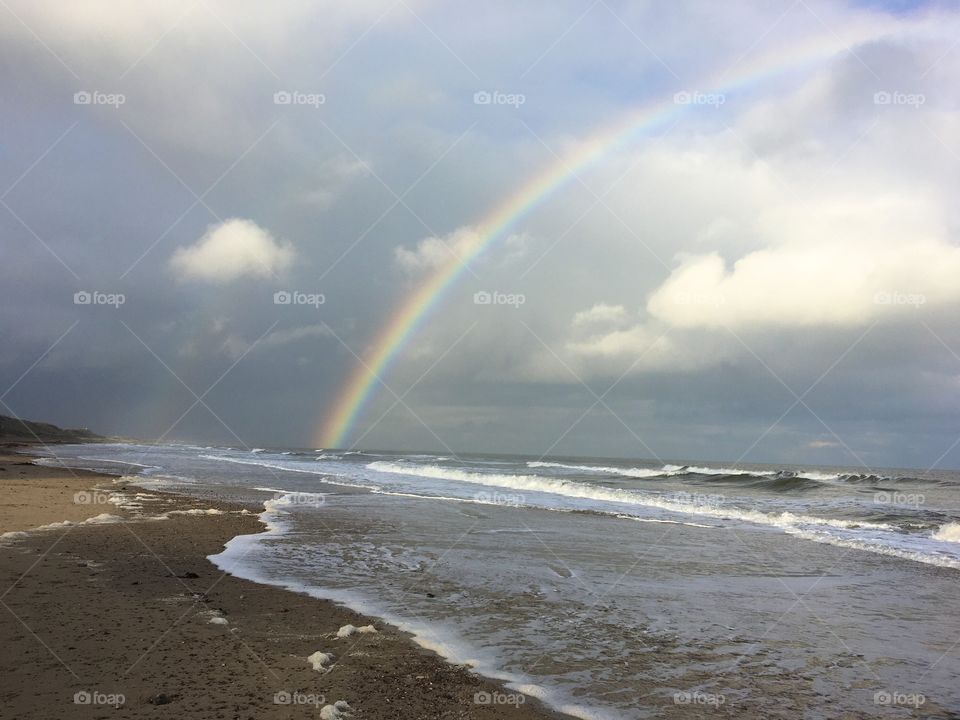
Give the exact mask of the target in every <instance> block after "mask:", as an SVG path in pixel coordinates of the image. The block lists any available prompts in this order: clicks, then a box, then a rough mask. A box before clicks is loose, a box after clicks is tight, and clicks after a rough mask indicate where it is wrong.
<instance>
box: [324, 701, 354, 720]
mask: <svg viewBox="0 0 960 720" xmlns="http://www.w3.org/2000/svg"><path fill="white" fill-rule="evenodd" d="M352 714H353V713H352V712H350V706H349V705H348V704H347V701H346V700H337V701H336V702H335V703H334V704H333V705H324V706H323V707H322V708H320V720H339V719H340V718H344V717H349V716H350V715H352Z"/></svg>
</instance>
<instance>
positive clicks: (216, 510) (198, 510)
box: [164, 508, 224, 515]
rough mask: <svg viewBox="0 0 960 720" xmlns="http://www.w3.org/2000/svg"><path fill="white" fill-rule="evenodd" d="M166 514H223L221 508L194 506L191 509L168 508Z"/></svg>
mask: <svg viewBox="0 0 960 720" xmlns="http://www.w3.org/2000/svg"><path fill="white" fill-rule="evenodd" d="M164 514H165V515H223V514H224V511H223V510H220V509H219V508H192V509H190V510H168V511H167V512H166V513H164Z"/></svg>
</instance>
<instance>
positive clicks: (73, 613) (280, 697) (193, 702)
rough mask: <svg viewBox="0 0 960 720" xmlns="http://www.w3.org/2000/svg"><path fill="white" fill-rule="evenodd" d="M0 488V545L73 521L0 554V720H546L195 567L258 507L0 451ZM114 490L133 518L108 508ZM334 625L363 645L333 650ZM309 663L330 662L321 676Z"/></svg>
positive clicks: (333, 611) (399, 642)
mask: <svg viewBox="0 0 960 720" xmlns="http://www.w3.org/2000/svg"><path fill="white" fill-rule="evenodd" d="M0 478H2V479H0V493H2V497H3V509H2V515H0V518H2V523H3V524H2V526H0V531H2V532H3V533H11V532H12V533H18V532H22V531H25V530H28V529H29V528H33V527H38V526H43V525H53V524H55V523H62V522H63V521H65V520H67V521H70V522H71V523H74V524H70V525H54V526H53V527H50V528H48V529H45V530H40V531H36V532H32V533H26V534H24V535H22V536H21V535H14V536H7V537H5V538H4V540H3V547H2V548H0V567H2V569H0V575H2V578H3V588H2V593H3V595H2V604H3V608H0V611H2V620H0V643H2V645H3V648H4V652H3V655H2V660H0V663H2V671H0V717H3V718H18V719H19V718H37V719H38V720H41V719H43V720H46V719H48V718H51V717H79V718H100V717H123V718H140V717H150V718H156V717H170V718H227V719H232V718H243V719H246V718H297V717H304V718H306V717H322V718H333V717H338V716H342V717H350V716H351V715H347V714H342V715H340V714H339V711H337V710H333V709H332V707H328V706H335V703H337V702H338V701H344V702H346V703H347V704H348V705H349V708H350V710H349V711H346V712H351V713H352V717H356V718H371V719H375V720H376V719H380V718H500V717H513V718H518V719H521V718H531V719H532V718H558V717H560V716H559V715H557V714H555V713H552V712H550V711H548V710H547V709H545V708H543V707H542V706H540V705H539V704H538V703H537V701H536V700H535V699H534V698H524V701H523V703H522V704H520V705H517V704H511V703H509V702H508V700H509V699H510V698H511V697H512V696H511V695H510V692H511V691H509V690H508V689H505V688H503V687H501V686H500V685H498V684H497V683H494V682H492V681H489V680H486V679H484V678H481V677H479V676H478V675H476V674H474V673H472V672H470V671H469V670H468V669H466V668H463V667H456V666H453V665H450V664H448V663H446V662H444V661H443V660H442V659H441V658H439V657H438V656H436V655H435V654H433V653H431V652H429V651H427V650H424V649H422V648H420V647H418V646H417V645H415V644H414V643H413V642H411V640H410V638H409V636H407V635H406V634H404V633H402V632H399V631H397V630H396V629H394V628H392V627H390V626H389V625H385V624H383V623H381V622H379V621H377V620H376V619H374V618H369V617H364V616H361V615H358V614H357V613H354V612H352V611H350V610H347V609H345V608H343V607H340V606H337V605H335V604H334V603H331V602H328V601H323V600H319V599H315V598H311V597H308V596H306V595H303V594H298V593H293V592H288V591H285V590H281V589H277V588H273V587H268V586H264V585H260V584H256V583H252V582H249V581H246V580H241V579H238V578H235V577H231V576H230V575H227V574H225V573H224V572H222V571H220V570H218V569H217V568H215V567H214V566H213V565H212V564H211V563H210V562H209V561H208V560H207V559H206V556H208V555H211V554H214V553H217V552H220V551H221V550H222V548H223V545H224V543H226V542H227V541H228V540H230V539H231V538H233V537H235V536H238V535H243V534H248V533H257V532H260V531H261V530H262V529H263V526H262V524H261V523H260V521H259V520H258V519H257V514H256V513H257V512H258V511H259V510H261V509H262V508H257V507H251V506H243V505H239V504H235V503H226V502H210V501H205V500H204V501H200V500H197V499H192V498H188V497H185V496H182V495H177V494H173V493H163V492H155V491H144V490H133V489H131V488H129V487H128V484H127V483H126V482H123V481H118V478H116V477H111V476H108V475H102V474H98V473H92V472H83V471H72V470H65V469H58V468H51V467H38V466H36V465H33V464H32V463H31V462H30V458H28V457H26V456H24V455H18V454H11V453H10V452H9V451H6V452H4V453H3V455H2V456H0ZM118 491H120V492H123V491H126V492H127V496H128V497H135V498H136V500H135V501H129V502H128V503H127V505H133V504H139V505H140V506H141V509H135V508H131V507H127V508H123V507H117V506H116V505H113V504H111V503H109V502H108V501H107V500H108V498H109V497H110V494H111V493H115V492H118ZM75 493H81V495H78V496H77V499H78V500H79V501H78V502H75V498H74V495H75ZM191 512H192V513H194V514H187V513H191ZM105 515H109V516H112V517H109V518H107V517H102V516H105ZM161 516H164V517H165V519H162V520H156V519H155V520H149V519H144V518H145V517H153V518H156V517H161ZM90 518H94V520H93V521H91V520H90ZM98 518H99V519H98ZM121 520H122V521H121ZM84 521H86V522H84ZM346 625H353V626H355V627H364V626H367V625H373V626H374V627H375V629H376V632H375V633H357V634H354V635H352V636H349V637H345V638H338V637H336V635H337V632H338V630H339V629H340V628H342V627H343V626H346ZM316 651H321V652H324V653H329V654H332V655H333V656H334V657H333V660H332V661H331V662H330V663H329V664H328V665H327V667H326V668H324V669H323V670H321V671H315V670H313V669H312V667H311V665H310V663H309V662H308V661H307V657H308V656H310V655H311V654H313V653H314V652H316ZM341 707H344V706H342V705H341Z"/></svg>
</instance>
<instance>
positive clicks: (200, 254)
mask: <svg viewBox="0 0 960 720" xmlns="http://www.w3.org/2000/svg"><path fill="white" fill-rule="evenodd" d="M293 257H294V251H293V247H292V246H291V245H289V244H288V243H282V242H279V241H277V240H276V239H274V237H273V236H272V235H271V234H270V232H269V231H267V230H265V229H264V228H262V227H260V226H259V225H257V224H256V223H255V222H253V221H252V220H244V219H242V218H231V219H229V220H224V221H223V222H222V223H220V224H219V225H211V226H210V227H209V228H207V231H206V232H205V233H204V234H203V237H201V238H200V239H199V240H198V241H197V242H196V243H195V244H194V245H191V246H189V247H181V248H177V250H176V251H175V252H174V253H173V257H171V258H170V267H171V268H172V269H173V270H174V272H176V273H177V274H178V275H180V276H181V277H183V278H186V279H189V280H199V281H203V282H209V283H225V282H230V281H232V280H236V279H238V278H241V277H261V278H263V277H276V276H277V275H279V274H280V273H282V272H283V271H284V270H286V269H287V268H288V267H289V266H290V263H291V262H292V261H293Z"/></svg>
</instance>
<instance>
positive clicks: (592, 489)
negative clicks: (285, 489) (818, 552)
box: [367, 462, 896, 530]
mask: <svg viewBox="0 0 960 720" xmlns="http://www.w3.org/2000/svg"><path fill="white" fill-rule="evenodd" d="M367 468H368V469H370V470H376V471H378V472H386V473H393V474H395V475H414V476H419V477H427V478H432V479H436V480H450V481H453V482H466V483H471V484H474V485H484V486H488V487H503V488H510V489H512V490H523V491H527V492H539V493H548V494H552V495H560V496H563V497H569V498H576V499H580V500H597V501H600V502H613V503H619V504H625V505H637V506H642V507H651V508H658V509H661V510H666V511H669V512H676V513H683V514H692V515H702V516H705V517H714V518H720V519H725V520H745V521H747V522H751V523H755V524H759V525H769V526H774V527H779V528H792V527H800V526H821V527H834V528H841V529H856V528H868V529H873V530H895V529H896V528H895V527H894V526H892V525H888V524H886V523H871V522H859V521H853V520H840V519H835V518H822V517H817V516H813V515H802V514H796V513H791V512H781V513H776V514H774V513H765V512H760V511H759V510H750V509H746V508H739V507H734V506H732V505H724V504H722V503H721V504H717V502H716V501H717V500H722V498H719V497H718V496H712V495H705V496H703V499H704V500H706V502H702V503H701V502H697V501H696V500H697V496H696V495H691V494H689V493H681V494H678V498H677V499H671V498H670V497H669V496H665V495H651V494H648V493H640V492H634V491H629V490H621V489H618V488H608V487H603V486H600V485H587V484H585V483H578V482H574V481H571V480H560V479H557V478H550V477H545V476H543V475H498V474H493V473H489V474H488V473H472V472H465V471H463V470H456V469H453V468H446V467H440V466H438V465H419V466H416V467H414V466H410V465H400V464H397V463H391V462H372V463H370V464H369V465H367ZM691 500H693V501H692V502H691Z"/></svg>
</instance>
